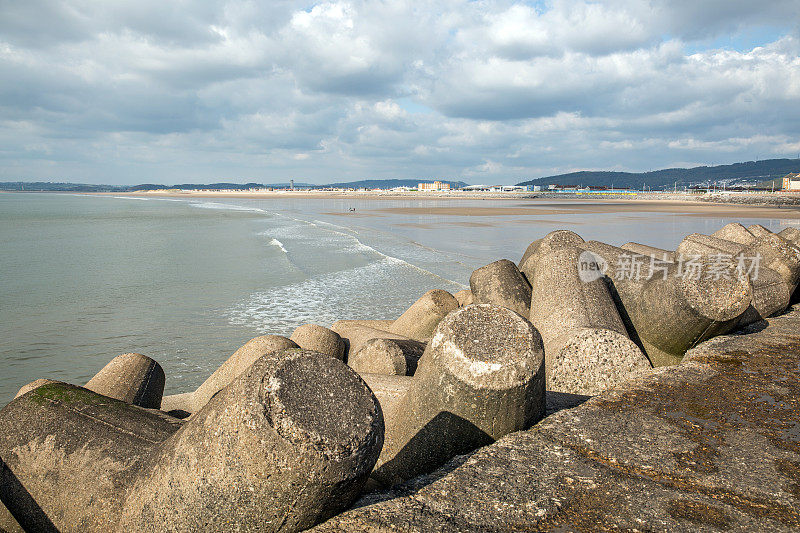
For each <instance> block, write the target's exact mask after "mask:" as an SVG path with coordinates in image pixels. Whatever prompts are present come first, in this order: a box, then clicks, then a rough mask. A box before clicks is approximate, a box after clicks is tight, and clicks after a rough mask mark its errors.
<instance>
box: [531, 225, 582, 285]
mask: <svg viewBox="0 0 800 533" xmlns="http://www.w3.org/2000/svg"><path fill="white" fill-rule="evenodd" d="M581 244H583V238H582V237H581V236H580V235H578V234H577V233H575V232H573V231H570V230H567V229H559V230H555V231H551V232H550V233H548V234H547V235H545V236H544V237H542V238H541V239H538V240H535V241H533V242H532V243H530V244H529V245H528V248H527V249H526V250H525V253H524V254H522V259H520V260H519V263H518V265H519V270H520V272H522V273H523V274H524V275H525V278H526V279H527V280H528V282H530V283H531V284H533V281H532V280H533V277H534V270H535V269H536V263H537V262H538V261H539V258H540V257H541V256H544V255H547V254H548V253H550V252H551V251H552V250H555V249H557V248H564V247H567V246H580V245H581Z"/></svg>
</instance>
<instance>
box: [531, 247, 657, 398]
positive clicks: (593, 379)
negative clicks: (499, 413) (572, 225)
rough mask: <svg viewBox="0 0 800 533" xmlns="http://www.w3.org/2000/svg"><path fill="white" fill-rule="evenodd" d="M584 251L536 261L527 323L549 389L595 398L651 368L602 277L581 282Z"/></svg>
mask: <svg viewBox="0 0 800 533" xmlns="http://www.w3.org/2000/svg"><path fill="white" fill-rule="evenodd" d="M582 255H584V256H585V255H586V252H584V251H583V250H582V249H580V248H578V247H576V246H573V245H567V246H565V247H563V248H558V249H553V250H551V251H550V252H549V253H547V254H545V255H542V256H540V257H539V260H538V262H537V264H536V266H535V269H534V272H535V274H534V277H533V279H532V280H531V286H532V291H533V297H532V304H531V322H532V323H533V325H534V326H536V329H537V330H538V331H539V332H540V333H541V335H542V339H543V340H544V353H545V364H546V369H547V372H546V375H547V390H552V391H557V392H565V393H571V394H587V395H593V394H598V393H600V392H602V391H604V390H605V389H607V388H609V387H612V386H614V385H616V384H617V383H620V382H621V381H625V380H626V379H628V378H629V377H631V376H633V375H635V374H637V373H639V372H642V371H645V370H647V369H649V368H651V365H650V362H649V361H648V359H647V357H645V355H644V354H643V353H642V351H641V350H640V349H639V347H637V346H636V344H635V343H634V342H633V341H631V339H630V338H628V334H627V331H626V329H625V325H624V323H623V321H622V319H621V318H620V315H619V312H618V311H617V308H616V306H615V305H614V300H613V299H612V297H611V294H610V293H609V291H608V287H607V286H606V284H605V282H604V281H603V279H602V278H601V277H599V276H598V277H594V279H588V278H582V276H581V273H580V270H579V268H580V261H581V259H582Z"/></svg>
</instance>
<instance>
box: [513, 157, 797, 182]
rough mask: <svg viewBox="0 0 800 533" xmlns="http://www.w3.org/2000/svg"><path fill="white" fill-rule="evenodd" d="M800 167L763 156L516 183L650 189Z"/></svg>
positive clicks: (765, 175)
mask: <svg viewBox="0 0 800 533" xmlns="http://www.w3.org/2000/svg"><path fill="white" fill-rule="evenodd" d="M798 171H800V159H766V160H762V161H747V162H746V163H734V164H732V165H717V166H713V167H694V168H668V169H664V170H654V171H652V172H638V173H636V172H608V171H597V172H594V171H582V172H571V173H569V174H559V175H556V176H547V177H544V178H537V179H534V180H530V181H523V182H522V183H519V184H518V185H549V184H551V183H552V184H557V185H564V186H572V185H574V186H577V185H584V186H591V187H610V186H611V185H613V186H614V187H615V188H634V189H641V188H642V185H647V186H648V187H650V188H652V189H669V188H671V187H673V186H674V185H675V182H676V181H677V182H678V186H679V187H680V186H681V185H684V186H685V185H693V184H699V183H703V182H706V181H711V182H715V181H722V180H745V179H746V180H750V181H754V182H764V181H770V180H775V179H779V178H782V177H783V176H785V175H786V174H788V173H789V172H798Z"/></svg>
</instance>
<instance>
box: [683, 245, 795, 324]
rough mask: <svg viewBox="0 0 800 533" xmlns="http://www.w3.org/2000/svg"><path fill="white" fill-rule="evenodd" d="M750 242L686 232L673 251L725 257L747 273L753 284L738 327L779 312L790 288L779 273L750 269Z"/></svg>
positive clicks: (787, 301) (770, 270)
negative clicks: (749, 299)
mask: <svg viewBox="0 0 800 533" xmlns="http://www.w3.org/2000/svg"><path fill="white" fill-rule="evenodd" d="M751 246H752V244H751V245H746V244H739V243H735V242H732V241H728V240H725V239H719V238H717V237H711V236H708V235H703V234H700V233H692V234H691V235H687V236H686V237H685V238H684V239H683V241H681V243H680V244H679V245H678V249H677V252H678V254H679V255H680V256H681V257H682V258H683V259H684V260H687V259H689V258H692V257H698V256H705V257H720V258H722V259H724V258H726V257H727V258H728V259H729V260H730V261H731V262H733V263H735V264H736V265H737V268H739V265H740V262H741V268H742V270H745V271H747V272H748V277H749V278H750V283H751V284H752V287H753V301H752V304H751V307H750V308H749V309H748V310H747V311H746V312H745V313H744V314H743V315H742V316H741V317H740V319H739V321H738V326H746V325H748V324H751V323H753V322H758V321H759V320H762V319H764V318H767V317H770V316H773V315H774V314H776V313H780V312H782V311H783V310H784V309H786V307H787V306H788V305H789V297H790V295H791V288H790V287H789V284H788V283H787V282H786V281H785V280H784V278H783V276H781V275H780V274H778V273H777V272H776V271H774V270H772V269H771V268H768V267H766V266H759V268H757V269H752V270H751V269H750V268H749V266H750V261H752V257H750V254H753V256H754V252H752V251H751V250H750V248H751Z"/></svg>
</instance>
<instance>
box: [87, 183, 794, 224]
mask: <svg viewBox="0 0 800 533" xmlns="http://www.w3.org/2000/svg"><path fill="white" fill-rule="evenodd" d="M87 194H90V195H100V196H129V197H139V198H187V199H198V198H204V199H211V198H216V199H251V200H252V199H258V200H287V199H321V200H394V201H397V200H409V201H425V200H436V201H443V202H450V201H452V202H454V205H437V206H424V205H422V206H404V207H390V208H369V209H359V211H358V212H357V214H356V213H353V212H345V213H327V214H330V215H336V216H359V217H365V216H380V215H381V214H387V213H394V214H405V215H441V216H467V217H494V216H530V215H533V216H536V215H559V214H602V213H627V212H630V213H641V212H650V213H673V214H675V213H680V214H684V215H687V216H709V215H711V216H718V217H728V218H736V217H742V216H747V217H750V218H781V219H792V220H800V195H786V194H771V193H752V194H722V193H717V194H704V195H694V194H680V193H679V194H673V193H638V194H605V193H584V194H582V193H577V194H569V195H566V194H554V193H547V192H545V193H542V192H536V193H531V192H525V193H519V192H505V193H486V192H464V191H450V192H418V191H411V192H397V191H284V190H281V191H245V192H243V191H178V190H170V191H140V192H131V193H87ZM459 200H461V201H470V202H472V201H478V200H495V201H497V200H503V201H507V202H508V204H509V205H508V206H497V205H494V206H492V207H480V206H463V205H458V201H459Z"/></svg>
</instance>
